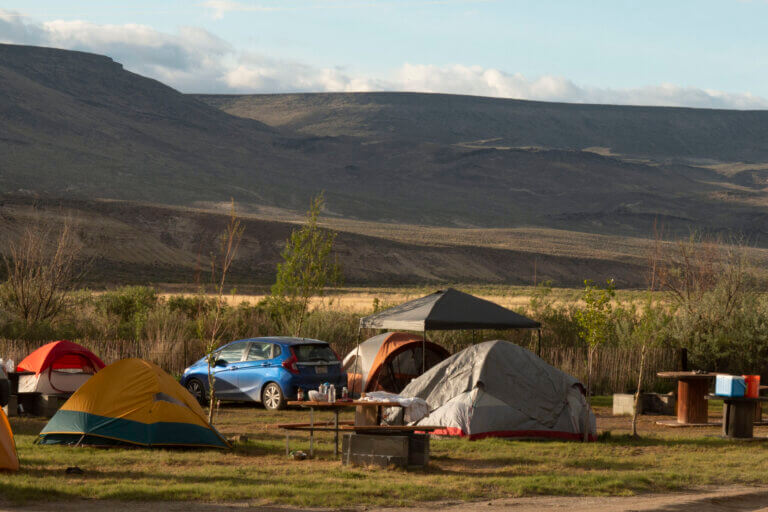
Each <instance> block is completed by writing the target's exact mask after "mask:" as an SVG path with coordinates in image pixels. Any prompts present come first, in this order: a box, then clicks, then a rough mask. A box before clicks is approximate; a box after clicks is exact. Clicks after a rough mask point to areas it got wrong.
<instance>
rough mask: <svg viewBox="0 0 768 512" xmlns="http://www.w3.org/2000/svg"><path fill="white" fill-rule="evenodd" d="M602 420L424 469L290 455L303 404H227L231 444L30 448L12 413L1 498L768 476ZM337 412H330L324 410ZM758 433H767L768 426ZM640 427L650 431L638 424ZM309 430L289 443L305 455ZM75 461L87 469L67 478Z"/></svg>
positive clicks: (400, 497)
mask: <svg viewBox="0 0 768 512" xmlns="http://www.w3.org/2000/svg"><path fill="white" fill-rule="evenodd" d="M596 402H600V404H599V405H598V404H597V403H596V404H595V405H596V406H597V409H598V412H599V414H600V418H599V423H598V425H599V427H600V429H601V430H605V429H606V426H607V427H609V428H610V430H611V431H612V432H611V433H610V434H603V435H602V436H601V440H600V441H599V442H596V443H588V444H582V443H578V442H549V441H547V442H537V441H505V440H498V439H488V440H482V441H472V442H469V441H464V440H461V439H448V440H433V441H432V442H431V456H432V459H431V463H430V465H429V468H428V469H426V470H415V471H413V470H412V471H404V470H382V469H367V468H347V467H344V466H342V465H341V463H340V462H338V461H336V460H334V459H333V445H332V444H331V443H329V442H328V441H330V439H331V436H330V435H329V434H326V435H324V436H322V437H323V442H320V443H319V444H318V445H317V449H316V457H315V459H313V460H305V461H294V460H292V459H288V458H286V456H285V437H284V435H283V434H282V433H281V432H280V431H278V430H277V429H276V428H275V425H276V424H277V423H280V422H286V421H307V413H306V412H304V411H296V410H291V411H283V412H279V413H271V412H267V411H265V410H264V409H261V408H258V407H244V406H231V407H227V408H223V409H222V411H221V413H220V414H219V417H218V427H219V429H220V430H221V432H222V433H223V434H225V435H227V436H232V435H236V434H244V435H247V436H248V439H247V441H241V442H238V443H237V444H236V445H235V448H234V450H233V451H226V452H224V451H212V450H204V451H197V450H147V449H114V448H113V449H97V448H67V447H58V446H37V445H33V440H34V439H35V437H36V434H37V433H38V432H39V430H40V429H41V428H42V427H43V425H44V424H45V421H44V420H41V419H29V418H24V419H21V418H13V419H12V426H13V428H14V431H15V433H16V441H17V445H18V450H19V455H20V458H21V465H22V470H21V471H20V472H18V473H15V474H9V473H0V490H2V492H0V504H2V503H3V501H5V502H6V503H11V504H13V503H25V502H34V501H64V500H71V499H73V498H91V499H93V498H96V499H115V500H204V501H249V502H254V503H266V502H272V503H282V504H291V505H298V506H308V505H317V506H320V505H322V506H328V507H333V506H344V505H347V506H348V505H350V504H356V505H408V504H412V503H414V502H418V501H432V500H442V499H450V500H473V499H490V498H497V497H511V496H525V495H537V494H548V495H628V494H634V493H643V492H650V491H654V492H663V491H671V490H680V489H684V488H688V487H693V486H699V485H706V484H729V483H740V484H757V483H761V484H765V483H768V443H764V442H759V441H754V442H744V441H742V442H734V441H726V440H723V439H720V438H718V437H716V436H715V434H716V433H717V432H718V431H717V429H706V430H705V431H696V430H694V429H667V430H663V429H662V430H659V429H658V428H657V429H653V428H652V427H651V425H653V421H654V420H655V419H658V417H655V418H654V417H643V420H642V425H641V427H642V428H641V434H643V438H642V439H639V440H635V439H632V438H630V437H629V436H628V435H626V434H624V433H623V432H625V431H626V428H628V421H629V420H628V419H627V418H610V417H609V416H608V415H607V414H606V410H604V409H605V408H604V406H603V402H605V399H603V398H599V399H598V400H596ZM320 416H321V417H322V418H328V419H330V415H325V414H321V415H320ZM761 429H767V427H758V428H756V434H757V435H761V434H762V435H766V434H767V433H768V430H765V431H763V432H761V431H760V430H761ZM643 430H647V431H646V432H643ZM306 439H307V438H306V436H305V435H303V434H297V433H294V434H292V448H293V449H302V450H305V451H308V449H309V443H308V441H307V440H306ZM69 466H78V467H80V468H81V469H82V470H83V471H84V472H85V474H84V475H66V474H65V473H64V471H65V469H66V468H67V467H69Z"/></svg>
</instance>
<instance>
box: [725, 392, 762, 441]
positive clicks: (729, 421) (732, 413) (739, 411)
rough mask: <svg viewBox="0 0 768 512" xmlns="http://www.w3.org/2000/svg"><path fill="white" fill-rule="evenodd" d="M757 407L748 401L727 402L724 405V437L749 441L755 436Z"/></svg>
mask: <svg viewBox="0 0 768 512" xmlns="http://www.w3.org/2000/svg"><path fill="white" fill-rule="evenodd" d="M754 421H755V407H754V405H753V404H751V403H749V402H747V401H741V400H733V401H731V400H726V401H725V403H724V404H723V435H724V436H726V437H732V438H740V439H749V438H751V437H752V435H753V427H752V424H753V423H754Z"/></svg>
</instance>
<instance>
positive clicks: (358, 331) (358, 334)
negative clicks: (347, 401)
mask: <svg viewBox="0 0 768 512" xmlns="http://www.w3.org/2000/svg"><path fill="white" fill-rule="evenodd" d="M361 320H362V319H361ZM361 330H362V326H361V325H360V324H359V323H358V324H357V350H356V351H355V371H354V372H353V373H352V375H360V395H362V394H363V374H362V372H360V373H359V374H358V373H357V363H358V361H360V331H361ZM355 382H357V381H356V380H353V381H352V383H353V384H354V383H355ZM349 394H350V396H354V394H355V390H354V389H350V390H349Z"/></svg>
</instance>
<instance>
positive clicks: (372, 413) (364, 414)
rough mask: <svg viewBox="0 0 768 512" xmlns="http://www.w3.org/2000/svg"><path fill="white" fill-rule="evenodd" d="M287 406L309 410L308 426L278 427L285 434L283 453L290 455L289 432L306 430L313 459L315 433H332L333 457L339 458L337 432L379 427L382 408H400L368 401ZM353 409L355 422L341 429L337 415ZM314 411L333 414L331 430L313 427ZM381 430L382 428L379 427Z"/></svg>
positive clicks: (323, 427)
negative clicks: (324, 410) (328, 410)
mask: <svg viewBox="0 0 768 512" xmlns="http://www.w3.org/2000/svg"><path fill="white" fill-rule="evenodd" d="M287 405H291V406H298V407H303V408H305V409H309V425H306V424H283V425H278V427H280V428H282V429H284V430H285V431H286V434H285V453H286V455H287V454H289V453H290V449H289V443H290V439H289V434H290V431H291V430H306V431H309V456H310V457H313V456H314V454H315V431H318V432H324V431H325V432H334V433H335V436H334V441H335V445H334V451H333V453H334V455H335V456H336V457H338V456H339V432H340V431H341V430H349V428H348V427H352V429H354V428H355V427H376V426H379V421H380V420H381V409H382V408H383V407H402V405H401V404H400V403H399V402H373V401H369V400H337V401H335V402H333V403H329V402H316V401H312V400H301V401H298V400H294V401H291V402H287ZM352 407H354V408H355V421H354V423H353V424H352V425H344V426H343V428H340V426H339V413H340V412H341V411H342V409H350V408H352ZM315 409H330V410H332V411H333V412H334V421H333V428H329V427H330V425H328V424H325V425H320V426H315ZM380 428H383V427H380Z"/></svg>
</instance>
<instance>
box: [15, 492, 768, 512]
mask: <svg viewBox="0 0 768 512" xmlns="http://www.w3.org/2000/svg"><path fill="white" fill-rule="evenodd" d="M6 510H7V511H27V512H44V511H45V512H47V511H55V512H95V511H102V510H121V511H125V512H157V511H159V510H167V511H175V512H182V511H184V512H186V511H189V512H224V511H232V512H237V511H241V510H253V511H259V512H330V511H331V510H336V509H324V508H306V509H302V508H295V507H280V506H269V505H259V504H254V503H227V504H216V503H194V502H161V503H157V502H115V501H96V500H93V501H89V500H77V501H70V502H64V503H45V504H36V505H28V506H23V507H10V506H7V505H3V504H2V503H1V502H0V512H1V511H6ZM342 510H348V511H366V512H435V511H436V510H447V511H451V512H459V511H461V512H480V511H483V512H500V511H504V512H506V511H509V512H538V511H562V512H566V511H567V512H622V511H624V512H629V511H636V512H725V511H728V512H734V511H739V512H746V511H750V512H756V511H766V512H768V486H761V487H744V486H728V487H716V488H711V487H710V488H702V489H700V490H697V491H688V492H684V493H672V494H645V495H641V496H629V497H587V498H585V497H552V496H537V497H530V498H505V499H499V500H493V501H481V502H472V503H465V502H439V503H429V504H425V505H422V506H419V507H415V508H408V509H404V508H375V507H350V508H348V509H342Z"/></svg>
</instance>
